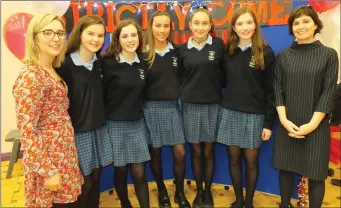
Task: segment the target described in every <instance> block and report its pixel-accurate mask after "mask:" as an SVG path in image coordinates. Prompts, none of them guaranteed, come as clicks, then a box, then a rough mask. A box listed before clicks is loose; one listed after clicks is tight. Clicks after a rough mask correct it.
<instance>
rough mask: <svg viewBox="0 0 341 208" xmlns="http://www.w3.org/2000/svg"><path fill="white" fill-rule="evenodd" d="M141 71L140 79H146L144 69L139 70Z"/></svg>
mask: <svg viewBox="0 0 341 208" xmlns="http://www.w3.org/2000/svg"><path fill="white" fill-rule="evenodd" d="M139 71H140V78H141V79H144V71H143V69H139Z"/></svg>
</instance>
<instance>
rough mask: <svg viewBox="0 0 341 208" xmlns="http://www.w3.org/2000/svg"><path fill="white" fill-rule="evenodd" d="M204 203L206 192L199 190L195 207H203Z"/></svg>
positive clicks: (194, 203)
mask: <svg viewBox="0 0 341 208" xmlns="http://www.w3.org/2000/svg"><path fill="white" fill-rule="evenodd" d="M203 203H204V193H203V192H202V191H197V195H196V197H195V199H194V201H193V205H192V207H193V208H201V206H202V205H203Z"/></svg>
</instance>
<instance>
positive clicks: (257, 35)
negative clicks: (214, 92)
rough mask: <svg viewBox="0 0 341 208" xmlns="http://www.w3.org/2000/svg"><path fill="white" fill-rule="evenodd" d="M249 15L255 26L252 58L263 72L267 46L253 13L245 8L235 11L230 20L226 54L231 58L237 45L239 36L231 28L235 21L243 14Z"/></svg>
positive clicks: (252, 39)
mask: <svg viewBox="0 0 341 208" xmlns="http://www.w3.org/2000/svg"><path fill="white" fill-rule="evenodd" d="M246 13H249V14H250V15H251V16H252V19H253V21H254V23H255V25H256V27H255V32H254V34H253V35H252V37H251V41H252V56H253V59H254V62H255V64H256V65H257V66H258V67H259V68H260V69H261V70H264V69H265V66H264V47H265V46H267V43H266V42H265V41H264V39H263V36H262V33H261V30H260V27H259V23H258V21H257V18H256V15H255V13H254V12H253V11H252V10H251V9H249V8H247V7H240V8H238V9H236V10H235V12H234V14H233V17H232V20H231V28H230V36H229V41H228V43H227V47H226V48H227V54H228V55H229V56H232V55H233V54H234V51H235V50H236V48H237V47H238V43H239V36H238V34H237V33H236V32H235V31H234V30H233V27H234V26H235V24H236V22H237V19H238V18H239V17H240V16H242V15H243V14H246Z"/></svg>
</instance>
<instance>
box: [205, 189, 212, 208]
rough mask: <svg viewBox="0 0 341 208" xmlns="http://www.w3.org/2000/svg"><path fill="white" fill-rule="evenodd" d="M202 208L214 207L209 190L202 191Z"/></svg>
mask: <svg viewBox="0 0 341 208" xmlns="http://www.w3.org/2000/svg"><path fill="white" fill-rule="evenodd" d="M203 207H204V208H213V207H214V201H213V196H212V192H211V189H205V191H204V204H203Z"/></svg>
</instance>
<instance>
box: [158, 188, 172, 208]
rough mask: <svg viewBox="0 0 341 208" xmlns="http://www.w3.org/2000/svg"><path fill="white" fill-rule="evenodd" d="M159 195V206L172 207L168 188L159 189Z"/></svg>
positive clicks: (163, 207) (162, 207)
mask: <svg viewBox="0 0 341 208" xmlns="http://www.w3.org/2000/svg"><path fill="white" fill-rule="evenodd" d="M158 196H159V197H158V200H159V207H161V208H168V207H171V203H170V200H169V196H168V193H167V190H166V189H163V190H159V193H158Z"/></svg>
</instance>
